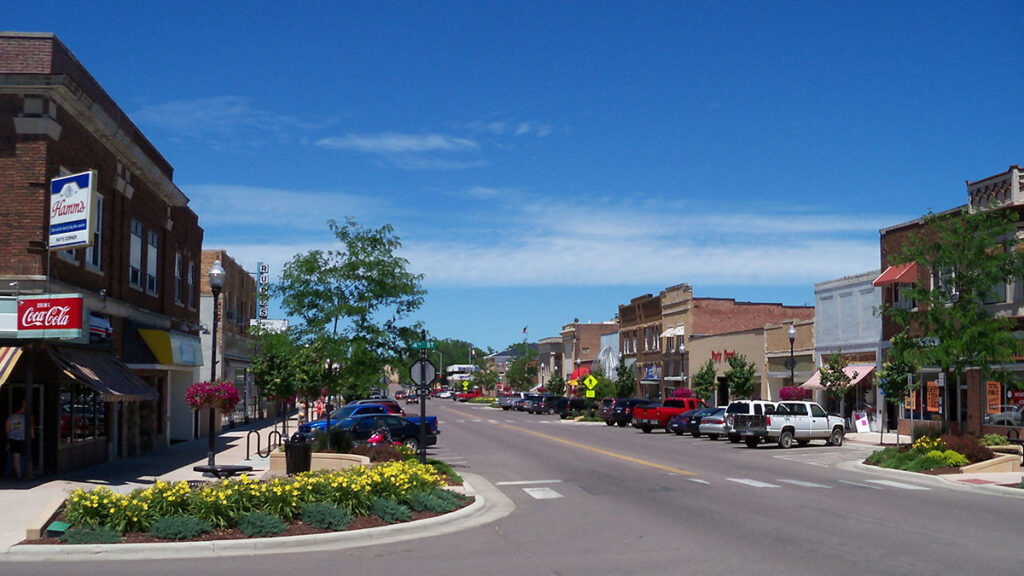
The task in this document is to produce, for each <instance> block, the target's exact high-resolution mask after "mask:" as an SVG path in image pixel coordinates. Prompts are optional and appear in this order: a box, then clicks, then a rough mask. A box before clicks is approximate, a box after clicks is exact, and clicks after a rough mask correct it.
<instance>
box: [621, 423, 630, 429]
mask: <svg viewBox="0 0 1024 576" xmlns="http://www.w3.org/2000/svg"><path fill="white" fill-rule="evenodd" d="M626 424H629V422H619V428H625V427H626Z"/></svg>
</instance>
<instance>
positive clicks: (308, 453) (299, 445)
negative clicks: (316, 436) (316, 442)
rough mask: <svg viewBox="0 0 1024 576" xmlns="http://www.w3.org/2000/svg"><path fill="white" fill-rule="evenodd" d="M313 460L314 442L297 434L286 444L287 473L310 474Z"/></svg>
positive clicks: (285, 461)
mask: <svg viewBox="0 0 1024 576" xmlns="http://www.w3.org/2000/svg"><path fill="white" fill-rule="evenodd" d="M312 460H313V442H312V441H310V440H307V439H306V438H305V437H304V436H302V434H299V433H298V432H296V433H295V434H293V435H292V437H291V439H290V440H286V441H285V443H284V464H285V471H286V472H287V473H288V474H289V475H292V474H298V473H299V472H309V466H310V463H311V462H312Z"/></svg>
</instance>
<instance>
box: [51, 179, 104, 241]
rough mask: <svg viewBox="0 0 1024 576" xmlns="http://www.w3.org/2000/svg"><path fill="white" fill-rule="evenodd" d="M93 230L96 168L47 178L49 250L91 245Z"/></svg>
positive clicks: (94, 225)
mask: <svg viewBox="0 0 1024 576" xmlns="http://www.w3.org/2000/svg"><path fill="white" fill-rule="evenodd" d="M94 230H96V171H95V170H90V171H88V172H82V173H81V174H72V175H70V176H61V177H60V178H54V179H53V180H51V181H50V238H49V248H50V250H67V249H69V248H84V247H86V246H91V245H92V233H93V231H94Z"/></svg>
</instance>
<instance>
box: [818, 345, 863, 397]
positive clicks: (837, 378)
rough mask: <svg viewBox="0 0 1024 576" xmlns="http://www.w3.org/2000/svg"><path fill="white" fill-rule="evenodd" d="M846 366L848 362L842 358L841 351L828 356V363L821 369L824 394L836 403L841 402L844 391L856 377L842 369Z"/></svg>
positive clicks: (844, 394)
mask: <svg viewBox="0 0 1024 576" xmlns="http://www.w3.org/2000/svg"><path fill="white" fill-rule="evenodd" d="M848 365H849V362H848V361H847V360H846V358H845V357H844V356H843V351H842V350H839V351H837V352H835V353H833V354H829V356H828V362H826V363H825V365H824V366H822V367H821V385H822V386H824V387H825V393H826V394H828V396H829V398H832V399H833V400H835V401H837V402H838V401H841V400H843V398H844V397H845V396H846V391H847V390H849V389H850V382H851V381H853V378H855V377H856V375H854V376H853V377H851V376H850V375H849V374H847V373H846V371H845V370H844V368H846V367H847V366H848ZM855 374H856V373H855Z"/></svg>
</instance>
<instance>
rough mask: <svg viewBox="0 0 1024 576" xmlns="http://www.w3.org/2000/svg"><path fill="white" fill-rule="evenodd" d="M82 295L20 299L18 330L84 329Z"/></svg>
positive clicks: (32, 331)
mask: <svg viewBox="0 0 1024 576" xmlns="http://www.w3.org/2000/svg"><path fill="white" fill-rule="evenodd" d="M83 317H84V315H83V314H82V297H81V296H67V295H61V296H26V297H22V298H19V299H18V332H19V336H23V334H21V333H22V332H30V333H39V332H42V331H50V330H59V331H61V334H62V335H71V334H70V333H67V332H64V331H70V330H78V331H81V330H82V325H83Z"/></svg>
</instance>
